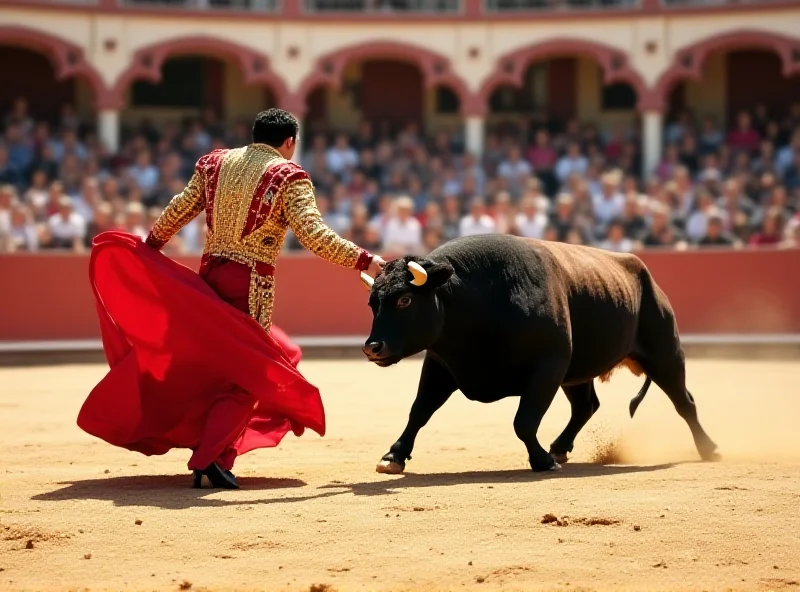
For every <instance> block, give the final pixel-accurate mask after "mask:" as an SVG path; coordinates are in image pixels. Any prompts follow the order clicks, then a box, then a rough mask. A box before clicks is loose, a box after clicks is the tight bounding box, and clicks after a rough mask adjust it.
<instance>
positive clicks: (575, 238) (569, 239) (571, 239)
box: [564, 228, 586, 245]
mask: <svg viewBox="0 0 800 592" xmlns="http://www.w3.org/2000/svg"><path fill="white" fill-rule="evenodd" d="M564 242H566V243H569V244H570V245H585V244H586V240H585V239H584V236H583V233H582V232H581V231H580V230H579V229H577V228H572V229H571V230H570V231H569V232H568V233H567V236H566V239H565V240H564Z"/></svg>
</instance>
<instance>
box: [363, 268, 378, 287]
mask: <svg viewBox="0 0 800 592" xmlns="http://www.w3.org/2000/svg"><path fill="white" fill-rule="evenodd" d="M361 283H362V284H364V287H365V288H366V289H367V290H372V284H374V283H375V280H374V279H372V278H371V277H369V275H367V274H366V273H364V272H363V271H362V272H361Z"/></svg>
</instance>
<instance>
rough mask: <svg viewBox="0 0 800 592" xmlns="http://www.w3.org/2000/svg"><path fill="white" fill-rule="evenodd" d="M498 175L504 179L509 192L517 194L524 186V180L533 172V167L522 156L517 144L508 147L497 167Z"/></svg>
mask: <svg viewBox="0 0 800 592" xmlns="http://www.w3.org/2000/svg"><path fill="white" fill-rule="evenodd" d="M497 174H498V176H499V177H501V178H503V179H505V180H506V181H507V183H508V188H509V190H510V191H511V193H513V194H515V195H519V193H520V192H521V191H522V189H523V187H524V186H525V181H526V180H527V179H528V178H529V177H530V176H531V175H532V174H533V169H532V168H531V165H530V163H529V162H528V161H527V160H524V159H523V158H522V152H521V151H520V149H519V147H518V146H512V147H511V148H509V149H508V154H507V156H506V158H505V160H503V161H502V162H501V163H500V166H499V167H498V168H497Z"/></svg>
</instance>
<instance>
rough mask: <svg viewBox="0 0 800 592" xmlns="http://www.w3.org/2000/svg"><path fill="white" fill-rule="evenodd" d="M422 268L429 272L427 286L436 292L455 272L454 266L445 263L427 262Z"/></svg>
mask: <svg viewBox="0 0 800 592" xmlns="http://www.w3.org/2000/svg"><path fill="white" fill-rule="evenodd" d="M422 266H423V267H424V268H425V271H427V272H428V281H427V282H425V285H426V286H430V287H431V288H432V289H434V290H435V289H436V288H440V287H441V286H443V285H444V284H446V283H447V280H449V279H450V276H452V275H453V272H454V269H453V266H452V265H450V264H449V263H444V262H441V263H440V262H434V261H425V262H424V263H423V264H422Z"/></svg>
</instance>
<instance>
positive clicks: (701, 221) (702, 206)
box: [686, 189, 719, 243]
mask: <svg viewBox="0 0 800 592" xmlns="http://www.w3.org/2000/svg"><path fill="white" fill-rule="evenodd" d="M711 214H717V215H719V210H717V209H716V208H715V207H714V199H713V197H712V195H711V194H710V193H709V192H708V191H705V190H704V189H701V190H700V191H698V192H697V209H696V210H695V211H694V213H692V215H691V216H689V219H688V220H687V221H686V236H687V237H688V238H689V240H690V241H692V242H695V243H696V242H698V241H699V240H700V239H701V238H703V237H704V236H705V235H706V230H707V228H708V218H709V216H710V215H711Z"/></svg>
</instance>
